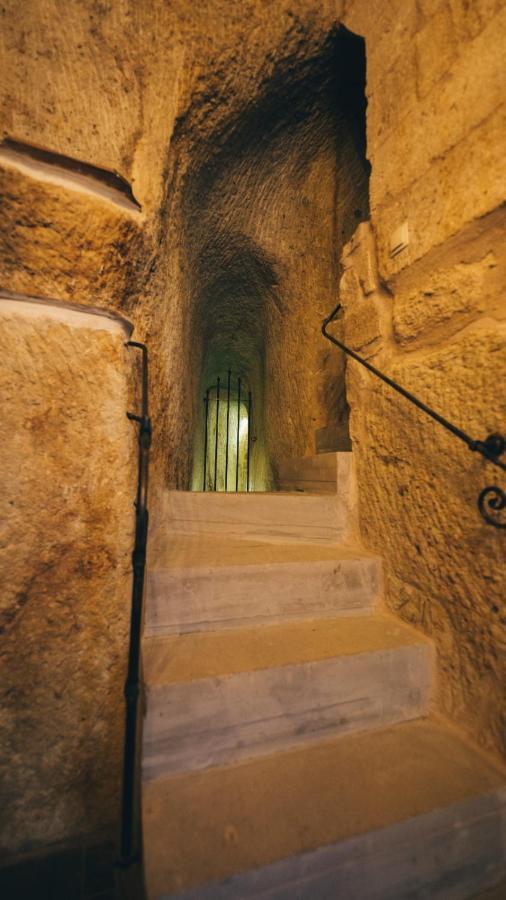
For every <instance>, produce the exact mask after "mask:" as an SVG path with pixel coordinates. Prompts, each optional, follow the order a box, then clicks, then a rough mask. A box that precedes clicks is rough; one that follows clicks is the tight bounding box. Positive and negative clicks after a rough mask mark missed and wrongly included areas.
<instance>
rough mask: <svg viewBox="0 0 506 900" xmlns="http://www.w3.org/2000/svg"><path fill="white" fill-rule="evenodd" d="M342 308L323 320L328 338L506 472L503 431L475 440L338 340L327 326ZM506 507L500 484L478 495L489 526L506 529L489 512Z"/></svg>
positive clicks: (491, 486)
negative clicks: (329, 331)
mask: <svg viewBox="0 0 506 900" xmlns="http://www.w3.org/2000/svg"><path fill="white" fill-rule="evenodd" d="M341 309H342V304H341V303H338V304H337V306H336V308H335V309H334V310H332V312H331V313H330V315H329V316H327V318H326V319H324V320H323V323H322V334H323V336H324V337H325V338H327V340H329V341H331V342H332V343H333V344H335V345H336V347H339V348H340V350H342V351H343V352H344V353H346V354H347V355H348V356H351V358H352V359H354V360H356V361H357V362H359V363H360V364H361V365H362V366H364V367H365V368H366V369H368V370H369V372H372V374H373V375H376V377H377V378H380V379H381V381H384V382H385V384H388V385H389V387H391V388H393V390H394V391H397V393H398V394H401V395H402V396H403V397H405V398H406V400H409V401H410V403H413V404H414V406H417V407H418V409H421V410H422V412H424V413H425V414H426V415H428V416H430V417H431V419H434V421H435V422H438V423H439V425H442V426H443V428H446V430H447V431H449V432H450V433H451V434H453V435H454V437H456V438H458V439H459V440H460V441H463V443H464V444H466V445H467V447H468V448H469V450H472V451H474V452H476V453H481V455H482V456H483V457H484V458H485V459H486V460H487V461H488V462H491V463H492V464H493V465H494V466H497V468H499V469H502V471H503V472H506V464H505V463H503V462H501V460H500V459H499V457H500V456H502V454H503V453H504V452H505V450H506V439H505V438H504V437H503V435H502V434H489V435H488V437H486V438H485V440H484V441H480V440H476V439H475V438H472V437H470V436H469V435H468V434H466V432H465V431H462V429H461V428H458V427H457V426H456V425H454V424H453V423H452V422H449V421H448V419H445V418H444V416H441V415H440V414H439V413H437V412H435V411H434V410H433V409H431V408H430V406H427V404H426V403H423V402H422V401H421V400H419V399H418V397H415V396H414V394H412V393H411V392H410V391H407V390H406V388H403V387H402V386H401V385H400V384H397V382H396V381H394V380H393V378H389V377H388V375H385V374H384V373H383V372H380V371H379V369H377V368H376V367H375V366H373V365H372V364H371V363H370V362H368V361H367V360H366V359H363V357H362V356H359V354H358V353H356V352H355V351H354V350H351V349H350V347H347V346H346V344H343V342H342V341H339V340H338V339H337V338H335V337H334V336H333V335H331V334H329V333H328V331H327V326H328V325H330V323H331V322H333V321H335V319H336V318H337V315H338V313H339V311H340V310H341ZM505 507H506V493H505V492H504V491H503V490H502V489H501V488H500V487H498V486H497V485H488V486H487V487H485V488H483V490H482V491H481V493H480V495H479V497H478V509H479V511H480V513H481V515H482V517H483V519H484V520H485V522H487V523H488V524H489V525H493V526H494V527H495V528H506V523H504V522H500V521H498V520H497V519H494V518H493V516H492V515H491V514H490V512H489V511H492V513H498V512H500V511H501V510H503V509H504V508H505Z"/></svg>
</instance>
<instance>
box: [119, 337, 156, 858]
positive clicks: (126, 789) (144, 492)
mask: <svg viewBox="0 0 506 900" xmlns="http://www.w3.org/2000/svg"><path fill="white" fill-rule="evenodd" d="M127 347H136V348H137V349H138V350H140V351H141V353H142V400H141V414H140V416H138V415H136V414H135V413H130V412H129V413H127V416H128V418H129V419H131V420H132V421H133V422H137V423H138V425H139V431H138V447H139V450H138V474H137V494H136V500H135V541H134V549H133V552H132V569H133V581H132V607H131V618H130V643H129V650H128V668H127V676H126V681H125V738H124V752H123V786H122V806H121V838H120V858H119V865H120V866H121V867H122V868H128V867H129V866H131V865H132V863H134V862H137V861H138V860H139V857H140V852H141V841H140V827H141V826H140V784H139V740H138V721H139V709H138V705H139V696H140V692H141V681H140V654H141V629H142V603H143V594H144V573H145V570H146V547H147V539H148V523H149V515H148V467H149V448H150V447H151V419H150V418H149V411H148V349H147V347H146V346H145V344H140V343H139V342H138V341H128V343H127Z"/></svg>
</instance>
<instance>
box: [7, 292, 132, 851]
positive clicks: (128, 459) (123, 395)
mask: <svg viewBox="0 0 506 900" xmlns="http://www.w3.org/2000/svg"><path fill="white" fill-rule="evenodd" d="M124 341H125V332H124V329H123V327H122V325H121V324H118V323H117V322H113V321H111V320H110V319H107V318H104V317H102V316H94V315H90V314H83V313H74V312H71V311H69V310H62V309H61V308H58V307H46V306H42V305H38V304H30V303H24V302H21V303H20V302H17V301H14V302H13V301H9V300H5V299H0V354H1V359H2V370H1V376H0V380H1V392H2V418H1V422H0V456H1V468H2V475H3V478H2V484H3V488H2V492H1V497H0V504H1V511H0V521H1V538H0V568H1V573H2V574H1V580H2V600H1V607H0V629H1V642H0V645H1V649H0V669H1V677H0V694H1V703H0V708H1V713H0V745H1V747H2V753H1V754H0V756H1V763H0V765H1V772H0V785H1V788H0V792H1V806H2V816H1V817H0V818H1V829H0V854H6V853H8V852H11V851H14V850H20V849H28V848H30V847H32V846H36V845H37V844H38V843H43V842H45V841H51V840H61V839H64V838H65V837H67V836H68V835H69V834H72V833H73V832H76V831H77V832H79V831H81V832H83V831H84V832H85V833H86V832H90V833H91V832H93V831H94V830H95V829H97V828H100V827H104V826H108V825H112V824H114V823H115V822H116V821H117V816H118V801H119V779H120V771H121V753H122V731H123V698H122V693H123V683H124V677H125V672H126V668H125V667H126V646H127V635H128V623H129V608H130V558H129V552H128V551H129V548H130V545H131V541H132V526H133V510H132V504H133V498H134V496H135V470H134V468H133V466H132V464H131V463H132V460H133V459H134V455H133V450H134V448H133V433H132V426H131V425H130V423H129V422H128V420H127V419H126V415H125V412H126V410H127V409H128V408H129V405H130V403H131V402H132V396H131V390H130V369H131V361H130V360H129V358H128V355H127V354H128V353H129V351H127V350H126V348H125V347H124Z"/></svg>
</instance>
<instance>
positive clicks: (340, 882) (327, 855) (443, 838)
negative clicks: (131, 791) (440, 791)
mask: <svg viewBox="0 0 506 900" xmlns="http://www.w3.org/2000/svg"><path fill="white" fill-rule="evenodd" d="M505 834H506V793H505V792H504V791H501V792H497V793H494V794H490V795H487V796H481V797H473V798H470V799H469V800H465V801H463V802H461V803H458V804H454V805H452V806H449V807H447V808H446V809H441V810H435V811H434V812H431V813H427V814H425V815H421V816H418V817H417V818H414V819H409V820H408V821H406V822H400V823H398V824H396V825H391V826H389V827H387V828H382V829H380V830H377V831H371V832H369V833H367V834H364V835H360V836H358V837H355V838H352V839H350V840H346V841H343V842H341V843H338V844H331V845H330V846H328V847H322V848H320V849H318V850H315V851H312V852H309V853H304V854H301V855H299V856H294V857H291V858H290V859H286V860H281V861H280V862H278V863H274V864H273V865H270V866H264V867H262V868H259V869H256V870H254V871H250V872H246V873H244V874H241V875H238V876H235V877H232V878H230V879H227V881H224V882H221V883H216V882H215V883H213V884H210V885H207V886H203V887H200V888H198V889H196V890H193V891H187V892H185V893H184V894H171V895H168V894H164V893H161V894H160V893H158V894H156V893H155V894H153V895H151V896H152V900H165V898H167V900H168V898H169V896H170V897H171V900H237V898H239V897H240V898H241V900H261V898H265V900H267V898H268V900H315V898H318V900H336V898H346V900H403V898H407V897H410V898H413V900H414V898H420V900H421V898H428V897H430V898H432V900H469V898H471V897H474V896H475V894H476V893H477V892H478V891H482V890H484V889H485V888H487V887H488V886H492V885H494V884H497V883H499V882H500V881H502V880H503V879H505V878H506V847H505V846H504V835H505Z"/></svg>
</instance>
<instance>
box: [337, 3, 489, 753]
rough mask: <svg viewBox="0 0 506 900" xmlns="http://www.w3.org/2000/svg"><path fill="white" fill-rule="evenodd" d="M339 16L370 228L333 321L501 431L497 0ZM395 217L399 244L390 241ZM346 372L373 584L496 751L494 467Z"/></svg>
mask: <svg viewBox="0 0 506 900" xmlns="http://www.w3.org/2000/svg"><path fill="white" fill-rule="evenodd" d="M366 7H367V10H366ZM346 23H347V24H348V25H349V27H350V28H354V29H356V30H357V31H358V32H359V33H361V34H363V35H364V36H365V38H366V45H367V59H368V74H367V83H368V87H367V94H368V111H367V134H368V156H369V159H370V161H371V163H372V174H371V182H370V185H371V221H372V229H369V228H367V227H366V226H360V228H359V230H358V231H357V232H356V234H355V236H354V239H353V240H352V241H351V243H350V244H349V245H348V247H347V248H346V251H345V254H344V256H343V276H342V281H341V287H340V296H341V299H342V302H343V304H344V306H345V309H346V315H345V332H346V337H347V339H348V341H349V343H350V344H351V346H352V347H354V348H355V349H357V350H359V351H360V352H361V353H362V354H363V355H365V356H366V357H367V358H369V359H371V360H372V361H373V362H374V363H375V364H376V365H377V366H378V368H380V369H382V370H384V371H385V372H386V373H387V374H389V375H391V376H392V377H393V378H394V379H396V380H398V381H399V382H400V383H401V384H403V385H404V386H405V387H406V388H408V389H409V390H411V391H412V392H413V393H415V394H416V395H417V396H418V397H420V399H421V400H424V401H425V402H426V403H427V404H428V405H429V406H431V407H433V408H434V409H436V410H437V411H439V412H440V413H442V415H444V416H446V417H447V418H448V419H450V420H451V421H452V422H454V423H455V424H456V425H458V426H459V427H461V428H462V429H463V430H464V431H466V432H467V433H469V434H471V435H472V436H473V437H477V438H482V439H483V438H485V437H486V435H487V434H489V433H491V432H493V431H502V432H503V433H504V429H505V413H506V408H505V405H504V397H503V392H501V388H500V385H501V383H504V375H505V369H506V353H505V349H506V343H505V342H506V321H505V318H506V304H505V303H504V294H503V291H504V283H505V278H504V276H505V271H504V267H505V263H506V257H505V239H504V231H505V216H504V210H503V209H502V207H501V204H502V200H503V184H502V183H501V182H502V176H501V168H502V161H501V160H502V156H503V150H502V139H501V137H500V135H501V133H503V131H504V105H503V103H502V97H501V87H500V85H501V83H502V81H503V76H502V68H503V67H502V62H501V58H502V53H503V47H504V39H505V31H506V9H505V8H504V4H503V3H500V2H485V0H484V2H480V0H478V2H476V3H473V4H466V3H463V2H459V0H449V2H422V3H417V4H414V3H406V4H402V5H399V4H395V3H382V4H373V5H372V7H371V4H364V3H361V2H355V3H352V4H351V5H350V7H349V10H348V13H347V16H346ZM404 221H407V222H408V228H409V245H408V247H407V248H406V249H405V250H403V251H401V252H400V253H399V254H398V255H395V256H391V255H390V243H391V239H392V233H393V231H394V230H395V229H396V228H397V227H398V226H399V225H401V224H402V223H403V222H404ZM347 384H348V400H349V402H350V404H351V410H352V411H351V433H352V439H353V442H354V450H355V455H356V458H357V466H358V483H359V494H360V521H361V529H362V534H363V536H364V539H365V540H366V542H367V544H368V545H369V546H370V547H372V548H374V549H376V550H377V551H378V552H379V553H381V555H382V557H383V559H384V562H385V574H386V601H387V603H388V605H389V607H390V608H391V609H393V610H394V611H395V612H397V613H398V614H399V615H400V616H401V617H402V618H405V619H406V620H408V621H410V622H412V623H413V624H415V625H416V626H418V627H420V628H421V629H422V630H424V631H425V632H426V633H428V634H430V635H431V636H432V637H433V638H434V639H435V641H436V645H437V648H438V651H439V696H440V704H441V708H442V710H443V711H444V712H445V713H446V714H447V715H448V716H449V717H451V718H452V719H453V720H454V721H455V722H457V723H458V724H460V725H461V726H463V727H464V728H465V729H466V730H467V731H468V733H469V734H470V735H471V736H472V737H473V738H474V739H475V740H477V741H479V742H480V743H481V744H483V745H484V746H486V747H487V748H489V749H491V750H494V751H497V752H499V753H504V751H505V749H506V747H505V729H504V724H505V721H506V708H505V706H504V682H505V674H506V673H505V670H504V660H505V658H506V656H505V652H504V651H505V649H506V647H505V628H504V625H505V624H506V618H505V608H504V596H503V595H504V590H503V585H504V577H505V574H506V570H505V562H504V559H505V557H504V533H503V532H502V533H501V532H499V531H496V530H495V529H494V528H493V527H491V526H489V525H486V524H485V523H484V522H483V520H482V519H481V517H480V516H479V513H478V510H477V507H476V500H477V496H478V494H479V492H480V490H481V489H482V488H483V487H485V486H486V485H487V484H491V483H492V484H493V483H499V484H500V485H501V486H502V487H503V488H504V478H503V477H502V476H501V473H500V472H498V471H497V470H496V469H495V468H494V467H493V466H491V465H490V464H487V463H486V462H484V461H483V460H480V459H479V458H476V457H475V456H474V455H473V454H472V453H470V452H469V451H468V450H467V448H466V447H465V445H463V444H459V443H458V442H457V441H456V440H455V439H454V438H453V437H452V436H450V435H449V434H447V433H446V432H445V431H443V430H442V429H441V428H440V427H439V426H437V425H436V424H435V423H432V422H431V421H430V420H429V419H426V418H425V417H424V416H423V414H422V413H420V412H418V411H417V410H416V409H414V408H412V407H411V406H410V405H409V404H408V403H407V402H406V401H404V400H403V399H402V398H401V397H397V396H396V395H394V394H393V393H392V391H391V390H390V389H389V388H388V387H387V386H385V385H382V384H381V383H380V382H378V381H376V380H375V379H374V378H373V377H372V376H370V375H368V374H367V373H366V372H365V371H363V370H361V369H360V368H359V367H358V366H357V365H356V364H354V363H353V362H350V363H349V364H348V366H347Z"/></svg>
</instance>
